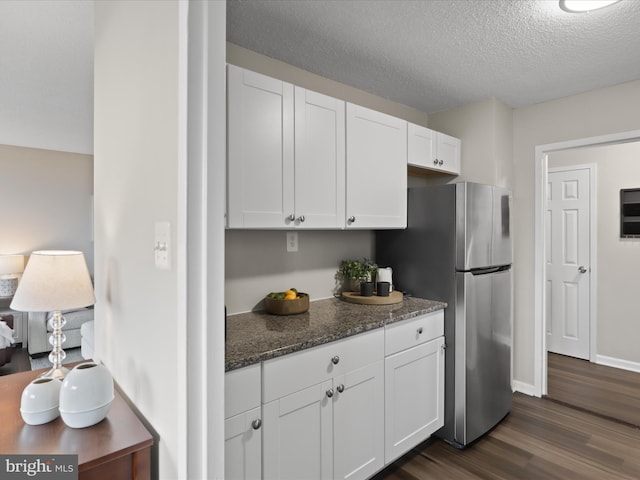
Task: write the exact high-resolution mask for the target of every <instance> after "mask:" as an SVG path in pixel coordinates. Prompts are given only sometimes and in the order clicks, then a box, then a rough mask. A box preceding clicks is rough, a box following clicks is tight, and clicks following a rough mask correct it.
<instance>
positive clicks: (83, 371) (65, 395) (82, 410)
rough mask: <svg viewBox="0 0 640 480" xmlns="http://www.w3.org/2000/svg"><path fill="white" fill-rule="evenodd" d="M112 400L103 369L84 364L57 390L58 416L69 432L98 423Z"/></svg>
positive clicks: (112, 395)
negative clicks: (58, 401) (58, 395)
mask: <svg viewBox="0 0 640 480" xmlns="http://www.w3.org/2000/svg"><path fill="white" fill-rule="evenodd" d="M113 399H114V390H113V378H112V377H111V373H109V370H107V368H106V367H105V366H104V365H99V364H97V363H95V362H87V363H81V364H79V365H76V366H75V367H74V368H73V370H71V371H70V372H69V373H68V374H67V376H66V377H65V379H64V381H63V382H62V388H61V389H60V416H61V417H62V421H63V422H64V423H65V424H66V425H67V426H69V427H71V428H85V427H90V426H91V425H95V424H96V423H98V422H100V421H102V420H103V419H104V418H105V417H106V416H107V414H108V413H109V409H110V408H111V404H112V403H113Z"/></svg>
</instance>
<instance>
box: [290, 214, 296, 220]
mask: <svg viewBox="0 0 640 480" xmlns="http://www.w3.org/2000/svg"><path fill="white" fill-rule="evenodd" d="M288 218H289V221H291V222H293V221H294V220H295V219H296V216H295V215H294V214H293V213H292V214H291V215H289V217H288Z"/></svg>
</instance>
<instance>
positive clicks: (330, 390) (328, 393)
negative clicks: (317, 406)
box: [327, 388, 333, 398]
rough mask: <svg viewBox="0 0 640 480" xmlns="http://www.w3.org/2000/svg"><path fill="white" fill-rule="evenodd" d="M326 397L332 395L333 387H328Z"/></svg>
mask: <svg viewBox="0 0 640 480" xmlns="http://www.w3.org/2000/svg"><path fill="white" fill-rule="evenodd" d="M327 397H329V398H331V397H333V388H330V389H329V390H327Z"/></svg>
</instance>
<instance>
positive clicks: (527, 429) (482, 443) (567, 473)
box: [375, 357, 640, 480]
mask: <svg viewBox="0 0 640 480" xmlns="http://www.w3.org/2000/svg"><path fill="white" fill-rule="evenodd" d="M567 360H568V361H567ZM578 362H580V361H578ZM585 363H586V364H587V365H584V364H580V363H576V362H575V361H574V359H571V358H570V357H562V358H553V359H550V360H549V393H550V394H553V395H554V397H557V398H558V399H557V400H556V399H555V398H554V400H552V399H551V398H535V397H529V396H527V395H523V394H519V393H516V394H515V395H514V404H513V409H512V411H511V413H510V414H509V415H508V416H507V418H505V419H504V420H503V421H502V422H501V423H500V424H499V425H498V426H497V427H496V428H495V429H493V430H492V431H491V432H489V434H487V435H486V436H485V437H483V438H482V439H480V440H479V441H477V442H476V443H474V444H473V445H471V446H470V447H468V448H467V449H465V450H456V449H455V448H453V447H451V446H450V445H448V444H446V443H445V442H443V441H441V440H433V441H429V442H426V443H424V444H422V445H420V446H418V447H417V448H416V449H414V450H413V451H412V452H411V453H410V454H408V455H406V456H405V457H403V458H402V459H400V460H399V461H398V462H396V463H394V464H393V465H391V466H390V467H388V468H387V469H386V470H384V471H383V472H381V473H380V474H378V475H377V476H376V477H375V480H440V479H455V480H466V479H517V480H520V479H523V480H529V479H532V480H533V479H535V480H538V479H563V480H565V479H581V480H582V479H584V480H590V479H594V480H595V479H597V480H602V479H638V478H640V428H638V427H636V426H633V424H634V422H635V420H634V417H633V415H635V414H630V415H627V414H626V413H624V411H625V410H629V411H631V412H632V411H633V410H634V408H635V409H638V408H640V381H639V380H638V378H639V377H640V375H639V374H633V375H631V376H629V375H627V374H628V373H629V372H620V371H618V370H617V369H612V370H616V371H615V372H611V371H609V369H607V367H604V368H605V370H602V368H603V367H602V366H598V365H595V367H600V368H597V369H595V370H593V367H594V365H593V364H589V362H585ZM563 369H566V373H564V374H563V373H562V370H563ZM585 397H586V398H585ZM560 399H561V400H560ZM634 399H636V400H635V402H636V403H635V405H634ZM572 402H575V403H576V404H579V405H578V406H579V408H574V407H571V406H569V405H568V404H571V403H572ZM629 407H631V408H629ZM587 408H590V409H595V413H591V412H588V411H586V409H587ZM616 408H617V409H618V414H617V416H614V415H613V412H614V411H615V410H616ZM603 412H604V413H603ZM605 417H611V418H615V420H612V419H611V418H605ZM618 417H622V419H620V418H618Z"/></svg>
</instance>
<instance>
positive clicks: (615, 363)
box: [596, 355, 640, 373]
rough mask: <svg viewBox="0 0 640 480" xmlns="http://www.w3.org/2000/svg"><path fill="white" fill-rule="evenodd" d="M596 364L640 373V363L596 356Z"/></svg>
mask: <svg viewBox="0 0 640 480" xmlns="http://www.w3.org/2000/svg"><path fill="white" fill-rule="evenodd" d="M596 363H597V364H598V365H606V366H607V367H615V368H621V369H622V370H629V371H631V372H638V373H640V363H638V362H631V361H629V360H622V359H620V358H613V357H607V356H605V355H596Z"/></svg>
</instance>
